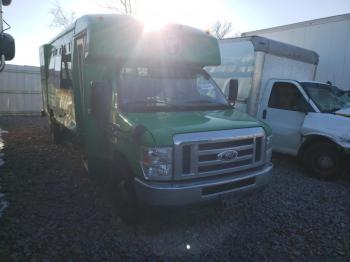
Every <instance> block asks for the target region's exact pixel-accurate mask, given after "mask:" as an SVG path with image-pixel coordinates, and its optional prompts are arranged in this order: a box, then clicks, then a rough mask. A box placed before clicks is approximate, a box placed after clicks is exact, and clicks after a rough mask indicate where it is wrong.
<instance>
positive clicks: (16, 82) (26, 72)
mask: <svg viewBox="0 0 350 262" xmlns="http://www.w3.org/2000/svg"><path fill="white" fill-rule="evenodd" d="M41 109H42V97H41V86H40V68H39V67H34V66H17V65H6V67H5V70H4V71H3V72H2V73H0V115H7V114H11V115H12V114H39V113H40V111H41Z"/></svg>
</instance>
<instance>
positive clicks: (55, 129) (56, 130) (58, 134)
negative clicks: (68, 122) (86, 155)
mask: <svg viewBox="0 0 350 262" xmlns="http://www.w3.org/2000/svg"><path fill="white" fill-rule="evenodd" d="M50 134H51V141H52V143H54V144H60V143H62V139H63V132H62V130H61V127H60V126H59V125H58V124H56V123H55V121H53V120H51V121H50Z"/></svg>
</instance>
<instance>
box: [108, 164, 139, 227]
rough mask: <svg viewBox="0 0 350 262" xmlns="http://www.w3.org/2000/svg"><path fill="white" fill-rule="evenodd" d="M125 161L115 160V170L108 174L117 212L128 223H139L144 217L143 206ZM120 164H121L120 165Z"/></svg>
mask: <svg viewBox="0 0 350 262" xmlns="http://www.w3.org/2000/svg"><path fill="white" fill-rule="evenodd" d="M124 161H126V160H125V159H123V161H121V160H120V159H119V160H115V161H114V163H113V168H112V169H111V170H113V171H112V172H110V174H108V176H109V178H108V179H107V181H109V183H110V186H111V188H110V190H111V194H110V195H111V196H112V197H113V198H114V199H113V202H114V207H115V214H116V215H117V216H119V217H120V218H121V219H122V221H123V222H124V223H126V224H138V223H139V222H141V219H142V217H141V216H140V214H141V213H142V212H143V206H142V205H141V203H140V202H139V201H138V199H137V197H136V192H135V190H134V180H133V175H132V171H131V168H130V167H128V166H127V165H125V164H124V163H125V162H124ZM118 164H119V165H118Z"/></svg>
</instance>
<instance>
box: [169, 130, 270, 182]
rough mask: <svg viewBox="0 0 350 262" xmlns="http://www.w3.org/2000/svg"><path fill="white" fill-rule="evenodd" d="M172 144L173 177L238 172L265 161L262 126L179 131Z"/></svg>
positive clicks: (196, 176)
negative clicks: (187, 132) (181, 132)
mask: <svg viewBox="0 0 350 262" xmlns="http://www.w3.org/2000/svg"><path fill="white" fill-rule="evenodd" d="M174 143H175V151H174V164H175V165H174V178H175V179H176V180H181V179H191V178H198V177H205V176H215V175H220V174H225V173H232V172H235V171H237V172H238V171H243V170H247V169H250V168H255V167H257V166H259V165H262V164H264V157H265V152H264V148H265V132H264V130H263V129H262V128H246V129H234V130H224V131H212V132H201V133H191V134H180V135H175V136H174ZM227 154H228V155H229V156H228V159H226V157H225V156H227ZM222 155H224V156H223V157H222Z"/></svg>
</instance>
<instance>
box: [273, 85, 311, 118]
mask: <svg viewBox="0 0 350 262" xmlns="http://www.w3.org/2000/svg"><path fill="white" fill-rule="evenodd" d="M268 106H269V107H270V108H276V109H283V110H290V111H301V110H300V109H301V108H304V109H307V110H308V111H313V110H312V108H311V107H310V105H309V104H308V103H307V102H306V101H305V98H304V96H303V95H302V94H301V93H300V91H299V89H298V88H297V87H296V86H295V85H293V84H292V83H286V82H276V83H275V84H274V85H273V87H272V91H271V95H270V99H269V104H268Z"/></svg>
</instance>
